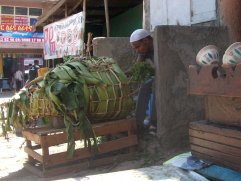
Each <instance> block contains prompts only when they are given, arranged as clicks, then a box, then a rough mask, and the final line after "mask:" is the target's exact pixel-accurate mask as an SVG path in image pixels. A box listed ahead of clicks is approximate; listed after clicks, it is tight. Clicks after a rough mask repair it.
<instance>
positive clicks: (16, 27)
mask: <svg viewBox="0 0 241 181" xmlns="http://www.w3.org/2000/svg"><path fill="white" fill-rule="evenodd" d="M0 31H28V32H29V31H33V27H32V26H24V25H3V24H0Z"/></svg>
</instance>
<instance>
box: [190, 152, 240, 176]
mask: <svg viewBox="0 0 241 181" xmlns="http://www.w3.org/2000/svg"><path fill="white" fill-rule="evenodd" d="M192 155H194V156H196V157H198V158H199V159H203V160H208V161H210V162H213V163H216V164H218V165H222V166H224V167H227V168H231V169H234V170H237V171H239V172H241V165H240V164H238V165H237V164H234V163H231V162H227V161H225V160H223V159H219V158H216V157H214V156H210V155H207V154H203V153H199V152H196V151H192Z"/></svg>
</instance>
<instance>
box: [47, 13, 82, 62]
mask: <svg viewBox="0 0 241 181" xmlns="http://www.w3.org/2000/svg"><path fill="white" fill-rule="evenodd" d="M83 31H84V18H83V13H82V12H80V13H78V14H75V15H73V16H70V17H68V18H66V19H63V20H61V21H57V22H55V23H52V24H49V25H47V26H45V27H44V59H46V60H47V59H55V58H62V57H64V56H67V55H80V54H81V52H82V47H83V39H82V35H83Z"/></svg>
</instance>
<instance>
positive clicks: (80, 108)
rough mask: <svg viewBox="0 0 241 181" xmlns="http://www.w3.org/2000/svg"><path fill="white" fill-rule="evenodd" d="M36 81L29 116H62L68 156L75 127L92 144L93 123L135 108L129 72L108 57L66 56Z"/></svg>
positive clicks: (122, 115)
mask: <svg viewBox="0 0 241 181" xmlns="http://www.w3.org/2000/svg"><path fill="white" fill-rule="evenodd" d="M37 85H38V88H37V89H36V90H35V91H34V92H33V93H32V94H31V96H30V97H29V99H30V101H29V107H30V111H29V115H28V117H30V118H32V119H35V118H39V117H40V118H43V117H49V116H51V114H54V116H56V115H57V114H58V115H59V116H63V117H64V124H65V127H66V132H67V135H68V138H67V140H68V151H67V153H68V156H69V157H71V156H72V155H73V152H74V150H75V140H74V130H75V129H78V130H79V131H80V133H81V137H82V138H83V139H84V140H86V143H87V146H91V140H92V139H94V141H95V134H94V132H93V130H92V125H91V123H94V122H101V121H106V120H114V119H121V118H125V117H126V116H127V115H128V114H129V113H130V111H131V110H132V108H133V100H132V96H130V94H131V90H130V86H129V82H128V79H127V77H126V75H125V74H124V73H123V71H122V70H121V69H120V67H119V66H118V65H117V64H116V62H115V61H114V60H113V59H111V58H107V57H98V58H82V59H80V58H73V57H67V58H66V60H65V63H64V64H61V65H58V66H57V67H56V68H54V69H52V70H51V71H49V72H48V73H47V74H46V75H45V77H44V79H43V80H41V81H40V82H38V83H37ZM51 105H52V106H51ZM43 107H44V108H43ZM20 109H21V108H20ZM47 113H48V114H47ZM56 113H57V114H56Z"/></svg>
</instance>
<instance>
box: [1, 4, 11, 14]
mask: <svg viewBox="0 0 241 181" xmlns="http://www.w3.org/2000/svg"><path fill="white" fill-rule="evenodd" d="M1 10H2V11H1V12H2V14H14V7H11V6H2V8H1Z"/></svg>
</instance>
